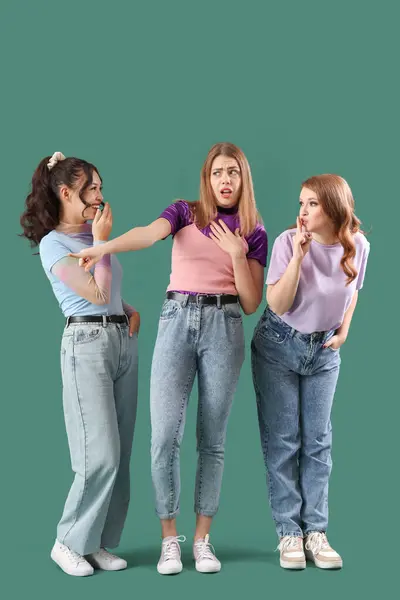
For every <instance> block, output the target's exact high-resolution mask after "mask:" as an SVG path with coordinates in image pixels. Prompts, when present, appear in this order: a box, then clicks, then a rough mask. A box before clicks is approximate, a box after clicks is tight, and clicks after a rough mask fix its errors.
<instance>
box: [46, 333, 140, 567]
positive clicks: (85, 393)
mask: <svg viewBox="0 0 400 600" xmlns="http://www.w3.org/2000/svg"><path fill="white" fill-rule="evenodd" d="M137 369H138V351H137V336H136V334H134V335H133V337H131V338H130V337H129V330H128V326H127V325H125V324H121V325H120V324H114V323H106V324H105V325H104V326H103V325H102V324H101V323H99V324H98V323H73V324H70V325H69V326H68V327H67V328H66V329H65V330H64V334H63V338H62V343H61V371H62V380H63V406H64V417H65V424H66V429H67V435H68V442H69V448H70V454H71V463H72V469H73V471H74V472H75V478H74V481H73V483H72V487H71V489H70V492H69V494H68V498H67V501H66V503H65V507H64V512H63V515H62V517H61V520H60V522H59V524H58V528H57V539H58V540H59V541H60V542H61V543H62V544H65V545H66V546H68V547H69V548H71V549H72V550H75V552H78V553H79V554H82V555H84V554H89V553H91V552H96V551H97V550H99V549H100V547H101V546H105V547H109V548H114V547H116V546H117V545H118V544H119V540H120V537H121V533H122V529H123V526H124V522H125V518H126V514H127V510H128V504H129V497H130V480H129V462H130V455H131V447H132V439H133V432H134V426H135V418H136V405H137V380H138V377H137Z"/></svg>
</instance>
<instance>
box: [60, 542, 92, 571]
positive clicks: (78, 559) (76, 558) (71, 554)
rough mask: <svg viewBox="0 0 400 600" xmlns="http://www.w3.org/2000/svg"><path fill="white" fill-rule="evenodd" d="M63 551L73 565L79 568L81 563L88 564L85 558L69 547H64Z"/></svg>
mask: <svg viewBox="0 0 400 600" xmlns="http://www.w3.org/2000/svg"><path fill="white" fill-rule="evenodd" d="M61 549H62V551H63V552H65V554H66V555H67V556H68V558H69V560H70V561H71V562H72V563H74V565H75V566H78V565H79V564H80V563H84V562H86V559H85V557H84V556H81V555H80V554H78V553H77V552H75V551H74V550H71V549H70V548H68V547H67V546H64V548H61Z"/></svg>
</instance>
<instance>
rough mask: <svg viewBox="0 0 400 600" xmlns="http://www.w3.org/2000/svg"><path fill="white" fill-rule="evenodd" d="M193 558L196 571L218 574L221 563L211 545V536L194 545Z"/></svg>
mask: <svg viewBox="0 0 400 600" xmlns="http://www.w3.org/2000/svg"><path fill="white" fill-rule="evenodd" d="M193 557H194V560H195V563H196V571H198V572H199V573H218V572H219V571H220V570H221V563H220V562H219V560H218V558H217V557H216V556H215V550H214V548H213V546H212V545H211V544H210V536H209V535H208V534H207V535H206V537H205V538H204V539H200V540H197V541H196V542H195V543H194V544H193Z"/></svg>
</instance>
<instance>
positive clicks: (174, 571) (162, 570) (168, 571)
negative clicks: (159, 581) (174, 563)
mask: <svg viewBox="0 0 400 600" xmlns="http://www.w3.org/2000/svg"><path fill="white" fill-rule="evenodd" d="M182 569H183V565H181V566H180V567H172V568H171V567H170V568H168V567H159V566H158V565H157V572H158V573H159V574H160V575H179V573H182Z"/></svg>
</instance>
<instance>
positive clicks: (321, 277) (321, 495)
mask: <svg viewBox="0 0 400 600" xmlns="http://www.w3.org/2000/svg"><path fill="white" fill-rule="evenodd" d="M359 226H360V221H359V220H358V219H357V217H356V216H355V214H354V200H353V196H352V193H351V190H350V188H349V186H348V184H347V183H346V181H345V180H344V179H342V178H341V177H338V176H337V175H320V176H317V177H311V178H310V179H308V180H307V181H305V182H304V183H303V186H302V189H301V195H300V215H299V217H298V218H297V227H296V228H293V229H289V230H288V231H284V232H283V233H282V234H281V235H280V236H279V237H278V238H277V239H276V241H275V243H274V247H273V250H272V255H271V262H270V266H269V270H268V275H267V284H268V288H267V302H268V304H269V308H267V309H266V310H265V312H264V314H263V316H262V317H261V319H260V321H259V323H258V325H257V327H256V329H255V333H254V337H253V341H252V369H253V380H254V386H255V391H256V396H257V407H258V418H259V425H260V433H261V443H262V450H263V454H264V458H265V463H266V466H267V468H268V479H269V498H270V504H271V508H272V514H273V518H274V520H275V523H276V529H277V533H278V536H279V537H280V544H279V549H280V553H281V554H280V564H281V566H282V567H284V568H286V569H303V568H305V566H306V557H307V558H308V559H310V560H312V561H313V562H314V563H315V564H316V565H317V566H318V567H321V568H325V569H329V568H340V567H341V566H342V559H341V557H340V556H339V555H338V554H337V553H336V552H335V551H334V550H333V549H332V548H331V547H330V546H329V543H328V540H327V537H326V534H325V532H326V529H327V526H328V481H329V476H330V472H331V441H332V433H331V422H330V415H331V408H332V402H333V396H334V392H335V387H336V382H337V379H338V375H339V366H340V347H341V346H342V344H343V343H344V342H345V341H346V338H347V335H348V331H349V327H350V322H351V319H352V316H353V313H354V309H355V307H356V303H357V297H358V291H359V290H360V289H361V288H362V285H363V280H364V274H365V269H366V265H367V259H368V253H369V243H368V242H367V240H366V238H365V237H364V235H363V234H362V233H361V232H360V229H359Z"/></svg>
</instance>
